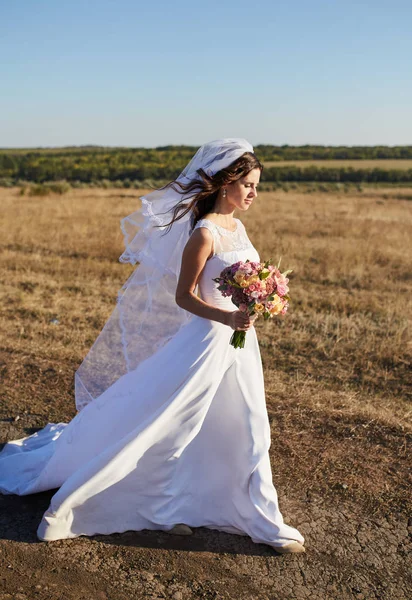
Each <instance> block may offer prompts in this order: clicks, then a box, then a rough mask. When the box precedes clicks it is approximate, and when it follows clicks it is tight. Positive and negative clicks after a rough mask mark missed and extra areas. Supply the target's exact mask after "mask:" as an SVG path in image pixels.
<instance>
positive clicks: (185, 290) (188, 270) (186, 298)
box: [176, 227, 253, 331]
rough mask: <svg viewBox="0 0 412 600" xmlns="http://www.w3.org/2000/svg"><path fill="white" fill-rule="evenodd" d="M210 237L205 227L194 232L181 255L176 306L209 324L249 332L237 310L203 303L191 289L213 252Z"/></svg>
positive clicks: (243, 315)
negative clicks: (222, 325) (221, 324)
mask: <svg viewBox="0 0 412 600" xmlns="http://www.w3.org/2000/svg"><path fill="white" fill-rule="evenodd" d="M212 248H213V237H212V234H211V233H210V231H208V230H207V229H206V228H205V227H199V228H198V229H196V230H195V231H194V232H193V233H192V235H191V236H190V238H189V241H188V242H187V244H186V246H185V249H184V251H183V254H182V265H181V270H180V276H179V281H178V284H177V288H176V303H177V304H178V305H179V306H180V307H181V308H184V309H185V310H187V311H189V312H191V313H193V314H194V315H197V316H198V317H203V318H204V319H210V320H211V321H217V322H218V323H223V324H224V325H229V326H230V327H232V329H243V330H245V331H246V330H248V329H250V327H251V326H252V324H253V322H252V321H251V319H250V317H249V315H247V314H246V313H244V312H242V311H240V310H235V311H231V310H224V309H221V308H217V307H216V306H212V305H211V304H208V303H207V302H204V301H203V300H202V299H201V298H199V297H198V296H196V294H195V293H194V290H195V288H196V285H197V281H198V279H199V276H200V274H201V272H202V271H203V268H204V266H205V264H206V261H207V259H208V258H209V256H210V254H211V253H212Z"/></svg>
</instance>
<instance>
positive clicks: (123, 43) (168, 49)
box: [0, 0, 412, 147]
mask: <svg viewBox="0 0 412 600" xmlns="http://www.w3.org/2000/svg"><path fill="white" fill-rule="evenodd" d="M411 23H412V2H411V1H410V0H392V1H381V0H367V1H362V0H357V1H356V2H355V1H352V0H340V1H333V0H329V1H327V0H289V1H283V2H279V1H277V0H263V1H261V2H252V1H251V0H249V1H245V0H227V1H225V0H220V1H216V0H210V1H209V2H196V0H192V1H191V2H189V1H188V0H174V1H173V2H170V1H169V2H166V1H159V0H152V2H148V1H147V0H145V1H144V2H140V1H137V0H136V1H132V0H89V1H88V0H81V1H79V0H71V1H70V2H62V1H59V0H53V1H52V0H37V1H36V2H34V1H33V0H14V1H13V2H8V1H6V0H2V1H1V2H0V56H1V61H0V85H1V92H0V147H22V146H24V147H36V146H62V145H84V144H99V145H107V146H147V147H154V146H159V145H166V144H191V145H201V144H203V143H204V142H206V141H208V140H211V139H215V138H219V137H245V138H247V139H248V140H249V141H250V142H251V143H252V144H254V145H256V144H264V143H266V144H291V145H292V144H298V145H300V144H332V145H338V144H346V145H361V144H365V145H374V144H388V145H395V144H412V118H411V117H412V76H411V75H412V35H411Z"/></svg>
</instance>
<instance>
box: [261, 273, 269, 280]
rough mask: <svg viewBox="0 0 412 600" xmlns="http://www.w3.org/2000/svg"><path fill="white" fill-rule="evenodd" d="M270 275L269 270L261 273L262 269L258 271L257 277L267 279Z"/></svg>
mask: <svg viewBox="0 0 412 600" xmlns="http://www.w3.org/2000/svg"><path fill="white" fill-rule="evenodd" d="M269 275H270V271H267V272H266V273H263V272H262V271H261V272H260V273H259V279H267V278H268V277H269Z"/></svg>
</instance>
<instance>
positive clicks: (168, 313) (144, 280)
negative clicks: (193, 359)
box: [75, 138, 253, 411]
mask: <svg viewBox="0 0 412 600" xmlns="http://www.w3.org/2000/svg"><path fill="white" fill-rule="evenodd" d="M245 152H253V147H252V146H251V145H250V144H249V142H247V141H246V140H244V139H241V138H224V139H220V140H214V141H212V142H209V143H207V144H205V145H203V146H201V147H200V148H199V150H198V151H197V152H196V154H195V155H194V157H193V158H192V159H191V161H190V162H189V163H188V164H187V166H186V167H185V168H184V169H183V171H182V173H181V174H180V175H179V177H178V178H177V180H176V181H178V182H183V183H187V182H189V181H192V180H194V179H199V175H198V173H197V170H198V169H200V168H202V169H204V171H205V172H206V173H208V174H209V175H211V176H212V175H215V174H216V173H217V172H218V171H219V170H221V169H223V168H225V167H228V166H229V165H230V164H231V163H232V162H233V161H235V160H236V159H237V158H239V157H240V156H242V154H244V153H245ZM184 198H185V201H187V202H190V199H191V197H190V196H187V195H185V196H184ZM140 199H141V208H140V209H139V210H137V211H136V212H133V213H132V214H130V215H129V216H127V217H125V218H123V219H122V220H121V228H122V231H123V234H124V242H125V250H124V252H123V254H122V255H121V256H120V258H119V260H120V262H123V263H131V264H132V265H135V264H136V263H139V265H138V267H137V268H136V269H135V270H134V272H133V273H132V274H131V275H130V277H129V278H128V280H127V281H126V283H125V284H124V285H123V286H122V288H121V289H120V290H119V292H118V297H117V303H116V306H115V309H114V311H113V313H112V314H111V316H110V318H109V320H108V321H107V323H106V325H105V326H104V328H103V329H102V331H101V333H100V334H99V336H98V338H97V339H96V341H95V343H94V344H93V346H92V347H91V349H90V351H89V353H88V354H87V356H86V357H85V359H84V360H83V362H82V364H81V365H80V367H79V369H78V370H77V371H76V374H75V400H76V408H77V410H78V411H80V410H82V408H84V407H85V406H86V405H87V404H88V403H89V402H91V401H92V400H94V399H95V398H97V397H98V396H100V395H101V394H102V393H103V392H104V391H105V390H106V389H107V388H108V387H109V386H110V385H112V384H113V383H114V382H115V381H116V380H117V379H119V377H121V376H123V375H125V374H126V373H128V372H129V371H132V370H134V369H136V368H137V367H138V365H139V364H140V363H141V362H142V361H144V360H145V359H146V358H148V357H149V356H151V355H152V354H153V353H154V352H156V350H157V349H159V348H160V347H162V346H163V345H164V344H165V343H166V342H167V341H168V340H169V339H170V338H171V337H173V336H174V335H175V334H176V332H177V331H178V330H179V329H180V327H182V326H183V325H185V324H186V323H187V322H188V321H189V320H190V319H191V318H192V315H191V314H190V313H188V312H187V311H185V310H183V309H181V308H180V307H179V306H178V305H177V304H176V302H175V291H176V285H177V280H178V277H179V272H180V262H181V256H182V252H183V249H184V247H185V245H186V242H187V240H188V239H189V236H190V233H191V230H192V217H193V215H192V214H190V213H188V214H187V215H185V216H184V217H183V218H182V219H181V220H179V221H177V222H176V223H173V225H172V227H171V228H170V231H168V232H167V233H165V229H166V224H167V223H169V222H170V220H171V218H172V214H173V208H174V207H175V206H176V204H177V203H178V202H180V201H181V200H182V195H181V194H179V193H178V192H176V191H175V190H173V189H172V188H166V189H159V190H155V191H153V192H151V193H149V194H147V195H145V196H142V197H141V198H140ZM156 225H160V227H155V226H156Z"/></svg>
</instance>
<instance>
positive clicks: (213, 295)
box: [193, 219, 260, 310]
mask: <svg viewBox="0 0 412 600" xmlns="http://www.w3.org/2000/svg"><path fill="white" fill-rule="evenodd" d="M235 221H236V223H237V227H236V229H235V230H234V231H230V230H229V229H226V228H225V227H221V226H220V225H216V223H213V222H212V221H209V219H200V221H198V222H197V223H196V225H195V227H194V229H193V231H194V230H195V229H198V228H199V227H206V229H208V230H209V231H210V232H211V234H212V236H213V255H212V256H211V257H210V258H209V259H208V260H207V261H206V264H205V266H204V269H203V271H202V273H201V274H200V277H199V280H198V287H199V291H200V297H201V298H202V299H203V300H204V301H205V302H208V303H209V304H213V305H214V306H218V307H219V308H225V309H226V310H236V307H235V306H234V304H233V303H232V301H231V299H230V298H224V297H223V296H222V295H221V293H220V292H219V290H218V289H217V283H215V282H214V281H213V279H214V278H215V277H219V275H220V273H221V272H222V271H223V269H224V268H225V267H227V266H229V265H232V264H233V263H235V262H238V261H239V260H243V261H246V260H248V259H249V260H252V261H259V260H260V258H259V254H258V252H257V250H256V248H255V247H254V246H253V245H252V242H251V241H250V240H249V238H248V236H247V233H246V229H245V226H244V225H243V223H242V221H240V220H239V219H235Z"/></svg>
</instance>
